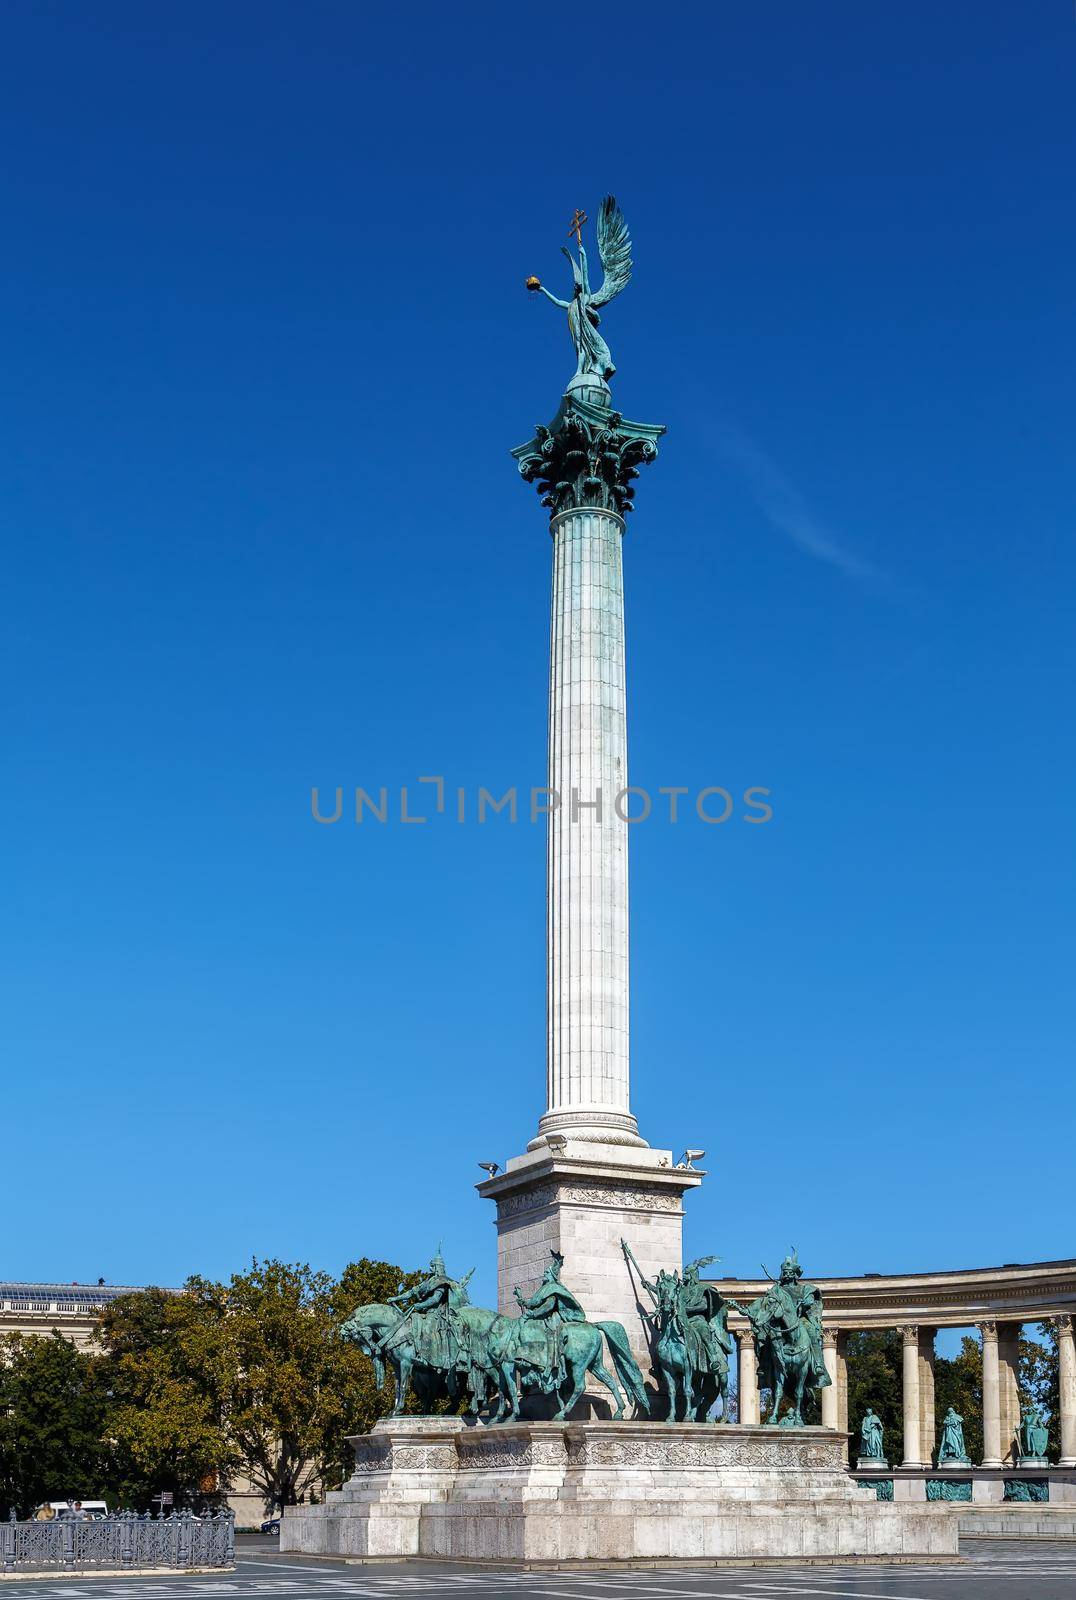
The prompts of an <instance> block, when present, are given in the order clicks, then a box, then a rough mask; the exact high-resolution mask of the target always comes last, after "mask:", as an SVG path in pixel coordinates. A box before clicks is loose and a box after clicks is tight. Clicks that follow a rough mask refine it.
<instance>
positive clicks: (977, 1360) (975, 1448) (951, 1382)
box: [934, 1334, 983, 1461]
mask: <svg viewBox="0 0 1076 1600" xmlns="http://www.w3.org/2000/svg"><path fill="white" fill-rule="evenodd" d="M950 1406H952V1408H953V1410H954V1411H956V1412H957V1414H958V1415H959V1416H961V1417H963V1419H964V1444H965V1446H966V1447H967V1452H968V1455H969V1457H970V1458H971V1460H972V1461H981V1460H982V1459H983V1352H982V1349H981V1348H980V1345H979V1341H978V1339H975V1338H972V1336H971V1335H970V1334H965V1335H964V1337H963V1338H962V1339H961V1341H960V1351H959V1354H957V1355H955V1356H952V1357H949V1356H937V1357H936V1358H935V1361H934V1416H935V1423H936V1427H937V1432H938V1434H939V1436H940V1434H941V1419H942V1418H943V1417H944V1416H945V1413H946V1412H947V1411H948V1409H949V1407H950Z"/></svg>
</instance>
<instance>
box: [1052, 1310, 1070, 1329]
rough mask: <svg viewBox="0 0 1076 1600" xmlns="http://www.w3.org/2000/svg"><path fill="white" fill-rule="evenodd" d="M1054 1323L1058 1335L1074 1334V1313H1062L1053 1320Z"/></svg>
mask: <svg viewBox="0 0 1076 1600" xmlns="http://www.w3.org/2000/svg"><path fill="white" fill-rule="evenodd" d="M1053 1323H1054V1326H1055V1327H1056V1329H1057V1331H1058V1333H1071V1332H1072V1313H1071V1311H1062V1312H1060V1313H1059V1314H1058V1315H1057V1316H1056V1317H1054V1318H1053Z"/></svg>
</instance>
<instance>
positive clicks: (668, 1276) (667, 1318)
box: [620, 1239, 732, 1422]
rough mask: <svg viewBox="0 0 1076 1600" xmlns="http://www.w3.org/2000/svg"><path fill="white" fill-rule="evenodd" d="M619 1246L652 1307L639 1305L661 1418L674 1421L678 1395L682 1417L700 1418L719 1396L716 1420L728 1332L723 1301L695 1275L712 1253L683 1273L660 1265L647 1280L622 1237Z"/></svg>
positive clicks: (723, 1390) (724, 1387)
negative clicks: (662, 1405)
mask: <svg viewBox="0 0 1076 1600" xmlns="http://www.w3.org/2000/svg"><path fill="white" fill-rule="evenodd" d="M620 1248H621V1249H622V1250H623V1252H624V1259H625V1261H626V1262H627V1263H628V1265H629V1268H631V1267H634V1268H635V1271H636V1272H637V1273H638V1276H639V1286H640V1288H643V1289H645V1290H646V1292H647V1294H648V1295H649V1296H650V1298H651V1300H652V1301H653V1302H654V1309H653V1311H646V1310H644V1311H643V1315H644V1316H645V1317H646V1319H647V1321H648V1322H649V1324H650V1329H651V1337H652V1340H653V1345H654V1352H655V1356H656V1360H657V1369H658V1372H659V1374H660V1375H661V1380H662V1383H663V1384H664V1386H665V1394H666V1398H667V1401H668V1416H667V1417H666V1419H665V1420H666V1422H678V1421H680V1420H681V1418H680V1414H679V1413H680V1400H681V1396H682V1397H683V1407H684V1414H683V1419H682V1420H683V1421H684V1422H705V1421H706V1419H707V1417H708V1415H709V1413H710V1410H711V1408H712V1407H713V1406H714V1405H715V1404H716V1403H717V1402H718V1401H719V1400H720V1401H721V1406H722V1416H721V1420H722V1421H723V1422H724V1421H726V1420H727V1418H726V1416H725V1403H726V1401H727V1399H728V1388H729V1355H730V1354H731V1352H732V1336H731V1334H730V1333H729V1331H728V1328H727V1326H726V1323H727V1319H728V1314H729V1304H728V1302H727V1301H726V1300H724V1299H723V1298H722V1296H721V1295H720V1294H719V1292H718V1291H717V1290H716V1289H715V1288H713V1287H712V1286H711V1285H709V1284H704V1283H702V1282H700V1280H699V1270H700V1268H702V1267H705V1266H709V1265H710V1263H711V1262H712V1261H716V1260H717V1259H718V1257H717V1256H702V1257H700V1258H699V1260H698V1261H689V1262H688V1264H687V1266H686V1267H685V1268H684V1275H683V1277H681V1276H680V1274H679V1272H675V1271H674V1272H666V1271H665V1270H664V1269H662V1271H660V1272H659V1273H658V1275H657V1279H656V1280H655V1281H654V1282H653V1283H651V1282H650V1280H649V1279H648V1278H644V1276H643V1274H642V1272H641V1271H640V1269H639V1263H638V1262H637V1261H636V1259H635V1257H634V1255H633V1254H632V1252H631V1248H630V1246H629V1245H628V1243H627V1241H626V1240H624V1239H621V1241H620Z"/></svg>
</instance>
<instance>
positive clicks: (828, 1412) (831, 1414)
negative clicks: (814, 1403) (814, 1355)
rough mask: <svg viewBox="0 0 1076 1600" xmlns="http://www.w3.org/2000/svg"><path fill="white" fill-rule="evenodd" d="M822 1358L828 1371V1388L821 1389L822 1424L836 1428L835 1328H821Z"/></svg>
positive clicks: (825, 1426) (838, 1411)
mask: <svg viewBox="0 0 1076 1600" xmlns="http://www.w3.org/2000/svg"><path fill="white" fill-rule="evenodd" d="M822 1359H823V1361H824V1362H825V1363H826V1371H827V1372H828V1373H829V1388H828V1389H823V1390H822V1426H823V1428H836V1427H837V1426H838V1420H837V1419H838V1417H839V1415H840V1406H839V1404H838V1395H837V1329H836V1328H823V1329H822Z"/></svg>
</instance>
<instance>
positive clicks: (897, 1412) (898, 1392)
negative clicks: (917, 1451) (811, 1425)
mask: <svg viewBox="0 0 1076 1600" xmlns="http://www.w3.org/2000/svg"><path fill="white" fill-rule="evenodd" d="M845 1358H846V1360H847V1363H848V1428H849V1432H850V1433H851V1435H852V1444H851V1456H852V1460H853V1461H854V1460H855V1458H856V1455H857V1453H858V1450H859V1429H860V1425H861V1424H862V1421H863V1417H864V1414H865V1413H866V1410H867V1407H868V1406H873V1407H874V1410H875V1412H876V1413H877V1415H878V1416H879V1417H880V1418H881V1423H882V1446H883V1449H884V1450H885V1454H886V1458H887V1460H889V1461H902V1460H903V1459H904V1406H903V1399H902V1379H901V1363H902V1356H901V1335H900V1331H899V1329H897V1328H886V1329H884V1330H881V1331H878V1332H875V1331H874V1330H873V1329H871V1330H868V1331H863V1332H859V1333H849V1335H848V1342H847V1345H846V1348H845Z"/></svg>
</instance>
